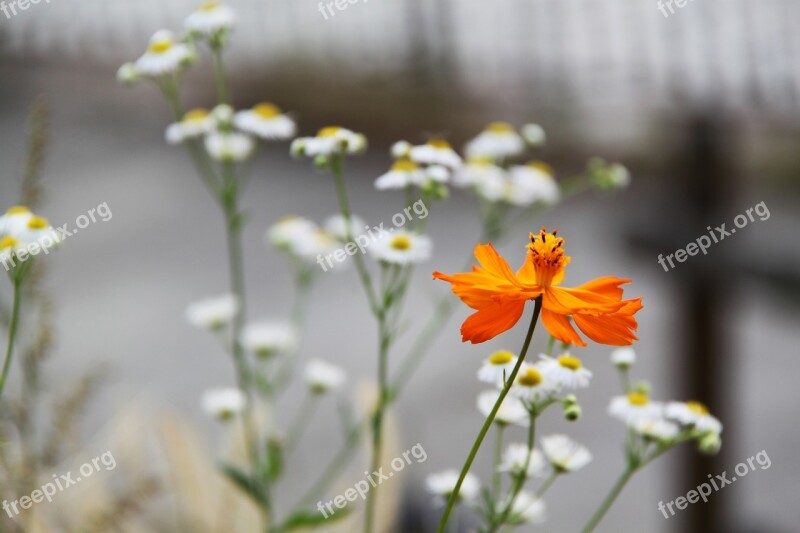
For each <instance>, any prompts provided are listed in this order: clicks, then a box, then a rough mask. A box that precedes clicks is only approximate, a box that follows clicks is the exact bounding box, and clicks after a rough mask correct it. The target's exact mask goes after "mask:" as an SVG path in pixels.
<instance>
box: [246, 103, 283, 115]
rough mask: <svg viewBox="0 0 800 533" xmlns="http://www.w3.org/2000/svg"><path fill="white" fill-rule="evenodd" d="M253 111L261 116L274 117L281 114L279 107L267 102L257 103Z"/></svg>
mask: <svg viewBox="0 0 800 533" xmlns="http://www.w3.org/2000/svg"><path fill="white" fill-rule="evenodd" d="M253 111H255V112H256V114H257V115H258V116H260V117H261V118H275V117H277V116H278V115H280V114H281V108H280V107H278V106H276V105H275V104H270V103H269V102H264V103H261V104H258V105H257V106H255V107H254V108H253Z"/></svg>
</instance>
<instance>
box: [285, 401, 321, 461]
mask: <svg viewBox="0 0 800 533" xmlns="http://www.w3.org/2000/svg"><path fill="white" fill-rule="evenodd" d="M316 407H317V396H316V395H315V394H313V393H312V394H307V395H306V397H305V399H304V400H303V403H302V404H301V405H300V409H299V410H298V411H297V415H296V418H295V419H294V422H293V423H292V425H291V428H290V429H289V431H288V433H287V437H286V449H287V450H292V449H294V447H295V446H296V445H297V443H298V441H299V440H300V437H302V436H303V432H304V431H305V430H306V428H307V427H308V424H309V422H311V416H312V415H313V414H314V409H315V408H316Z"/></svg>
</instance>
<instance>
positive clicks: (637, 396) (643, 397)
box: [628, 392, 650, 407]
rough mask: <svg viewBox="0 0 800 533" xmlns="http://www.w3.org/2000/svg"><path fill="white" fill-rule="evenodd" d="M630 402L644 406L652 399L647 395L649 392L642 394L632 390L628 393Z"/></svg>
mask: <svg viewBox="0 0 800 533" xmlns="http://www.w3.org/2000/svg"><path fill="white" fill-rule="evenodd" d="M628 402H629V403H630V404H631V405H636V406H638V407H642V406H644V405H647V404H648V403H649V402H650V399H649V398H648V397H647V394H642V393H641V392H631V393H629V394H628Z"/></svg>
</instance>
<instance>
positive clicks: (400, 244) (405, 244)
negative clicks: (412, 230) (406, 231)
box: [392, 235, 411, 250]
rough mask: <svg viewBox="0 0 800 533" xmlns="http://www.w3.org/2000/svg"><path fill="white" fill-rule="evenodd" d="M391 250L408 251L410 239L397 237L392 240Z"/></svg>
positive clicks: (403, 236) (402, 236)
mask: <svg viewBox="0 0 800 533" xmlns="http://www.w3.org/2000/svg"><path fill="white" fill-rule="evenodd" d="M392 248H394V249H395V250H408V249H409V248H411V239H410V238H408V235H398V236H397V237H395V238H394V239H392Z"/></svg>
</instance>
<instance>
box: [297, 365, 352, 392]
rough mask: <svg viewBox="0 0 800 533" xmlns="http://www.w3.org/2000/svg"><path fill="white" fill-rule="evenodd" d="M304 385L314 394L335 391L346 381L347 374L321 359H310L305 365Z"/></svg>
mask: <svg viewBox="0 0 800 533" xmlns="http://www.w3.org/2000/svg"><path fill="white" fill-rule="evenodd" d="M305 380H306V385H308V387H309V388H310V389H311V392H313V393H314V394H325V393H326V392H330V391H336V390H338V389H340V388H341V386H342V385H344V383H345V381H347V374H345V372H344V370H342V369H341V368H339V367H338V366H335V365H332V364H330V363H328V362H326V361H323V360H322V359H312V360H311V361H309V362H308V363H306V369H305Z"/></svg>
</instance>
